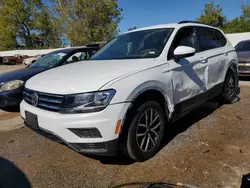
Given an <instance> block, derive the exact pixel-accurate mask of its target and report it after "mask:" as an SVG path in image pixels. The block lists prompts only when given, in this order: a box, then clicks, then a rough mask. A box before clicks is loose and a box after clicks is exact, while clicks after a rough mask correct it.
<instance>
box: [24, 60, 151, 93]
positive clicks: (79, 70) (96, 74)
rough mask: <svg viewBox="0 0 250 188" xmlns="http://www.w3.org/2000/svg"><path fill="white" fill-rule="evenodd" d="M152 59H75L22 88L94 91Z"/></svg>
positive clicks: (40, 75)
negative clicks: (79, 60) (74, 61)
mask: <svg viewBox="0 0 250 188" xmlns="http://www.w3.org/2000/svg"><path fill="white" fill-rule="evenodd" d="M153 62H154V59H133V60H98V61H95V60H89V61H83V62H77V63H73V64H69V65H64V66H61V67H58V68H55V69H51V70H48V71H46V72H43V73H41V74H39V75H36V76H35V77H32V78H31V79H30V80H28V82H27V83H26V85H25V87H27V88H29V89H32V90H35V91H41V92H46V93H54V94H73V93H83V92H90V91H97V90H99V89H100V88H101V87H102V86H103V85H104V84H106V83H107V82H110V81H112V80H114V79H117V78H119V77H121V76H124V75H126V74H131V73H133V72H136V71H138V70H142V69H145V68H148V67H150V66H152V64H153ZM38 83H39V84H38Z"/></svg>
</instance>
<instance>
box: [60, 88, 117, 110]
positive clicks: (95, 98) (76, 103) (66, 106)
mask: <svg viewBox="0 0 250 188" xmlns="http://www.w3.org/2000/svg"><path fill="white" fill-rule="evenodd" d="M114 95H115V90H114V89H110V90H105V91H98V92H93V93H83V94H76V95H68V96H66V97H65V99H64V102H63V104H62V106H61V108H60V113H88V112H98V111H101V110H103V109H104V108H106V106H107V105H108V104H109V102H110V101H111V100H112V98H113V96H114Z"/></svg>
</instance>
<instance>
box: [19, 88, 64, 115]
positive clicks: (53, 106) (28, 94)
mask: <svg viewBox="0 0 250 188" xmlns="http://www.w3.org/2000/svg"><path fill="white" fill-rule="evenodd" d="M36 96H37V97H36ZM23 99H24V100H25V101H26V102H27V103H29V104H31V105H33V106H37V107H39V108H42V109H46V110H49V111H54V112H58V111H59V109H60V106H61V104H62V101H63V99H64V96H63V95H57V94H50V93H43V92H38V91H33V90H29V89H27V88H25V89H24V91H23ZM36 100H37V101H36Z"/></svg>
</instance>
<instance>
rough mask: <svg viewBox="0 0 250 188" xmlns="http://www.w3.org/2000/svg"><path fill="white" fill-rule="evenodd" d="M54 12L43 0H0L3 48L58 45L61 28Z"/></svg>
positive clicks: (0, 34)
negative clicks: (56, 22) (59, 29)
mask: <svg viewBox="0 0 250 188" xmlns="http://www.w3.org/2000/svg"><path fill="white" fill-rule="evenodd" d="M54 19H55V18H54V16H53V14H52V13H51V11H50V10H49V9H48V7H46V6H45V5H44V4H43V1H42V0H5V1H0V24H1V26H0V39H1V41H4V42H3V43H2V44H0V49H14V48H17V47H18V46H19V45H22V46H25V47H26V48H36V47H39V48H40V47H41V46H46V47H55V46H58V45H59V43H60V42H59V39H58V38H60V32H58V28H60V27H59V26H58V25H56V24H54V23H53V20H54Z"/></svg>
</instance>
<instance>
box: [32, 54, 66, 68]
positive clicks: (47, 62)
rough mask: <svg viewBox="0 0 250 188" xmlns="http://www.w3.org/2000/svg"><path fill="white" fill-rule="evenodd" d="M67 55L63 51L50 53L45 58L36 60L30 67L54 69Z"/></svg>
mask: <svg viewBox="0 0 250 188" xmlns="http://www.w3.org/2000/svg"><path fill="white" fill-rule="evenodd" d="M66 54H67V53H66V52H65V51H56V52H51V53H49V54H48V55H46V56H43V57H41V58H40V59H38V60H37V61H36V62H34V63H33V64H32V65H30V67H32V68H36V67H44V68H49V67H54V66H56V65H57V64H58V63H59V62H60V61H61V59H62V58H63V57H64V56H65V55H66Z"/></svg>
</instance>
